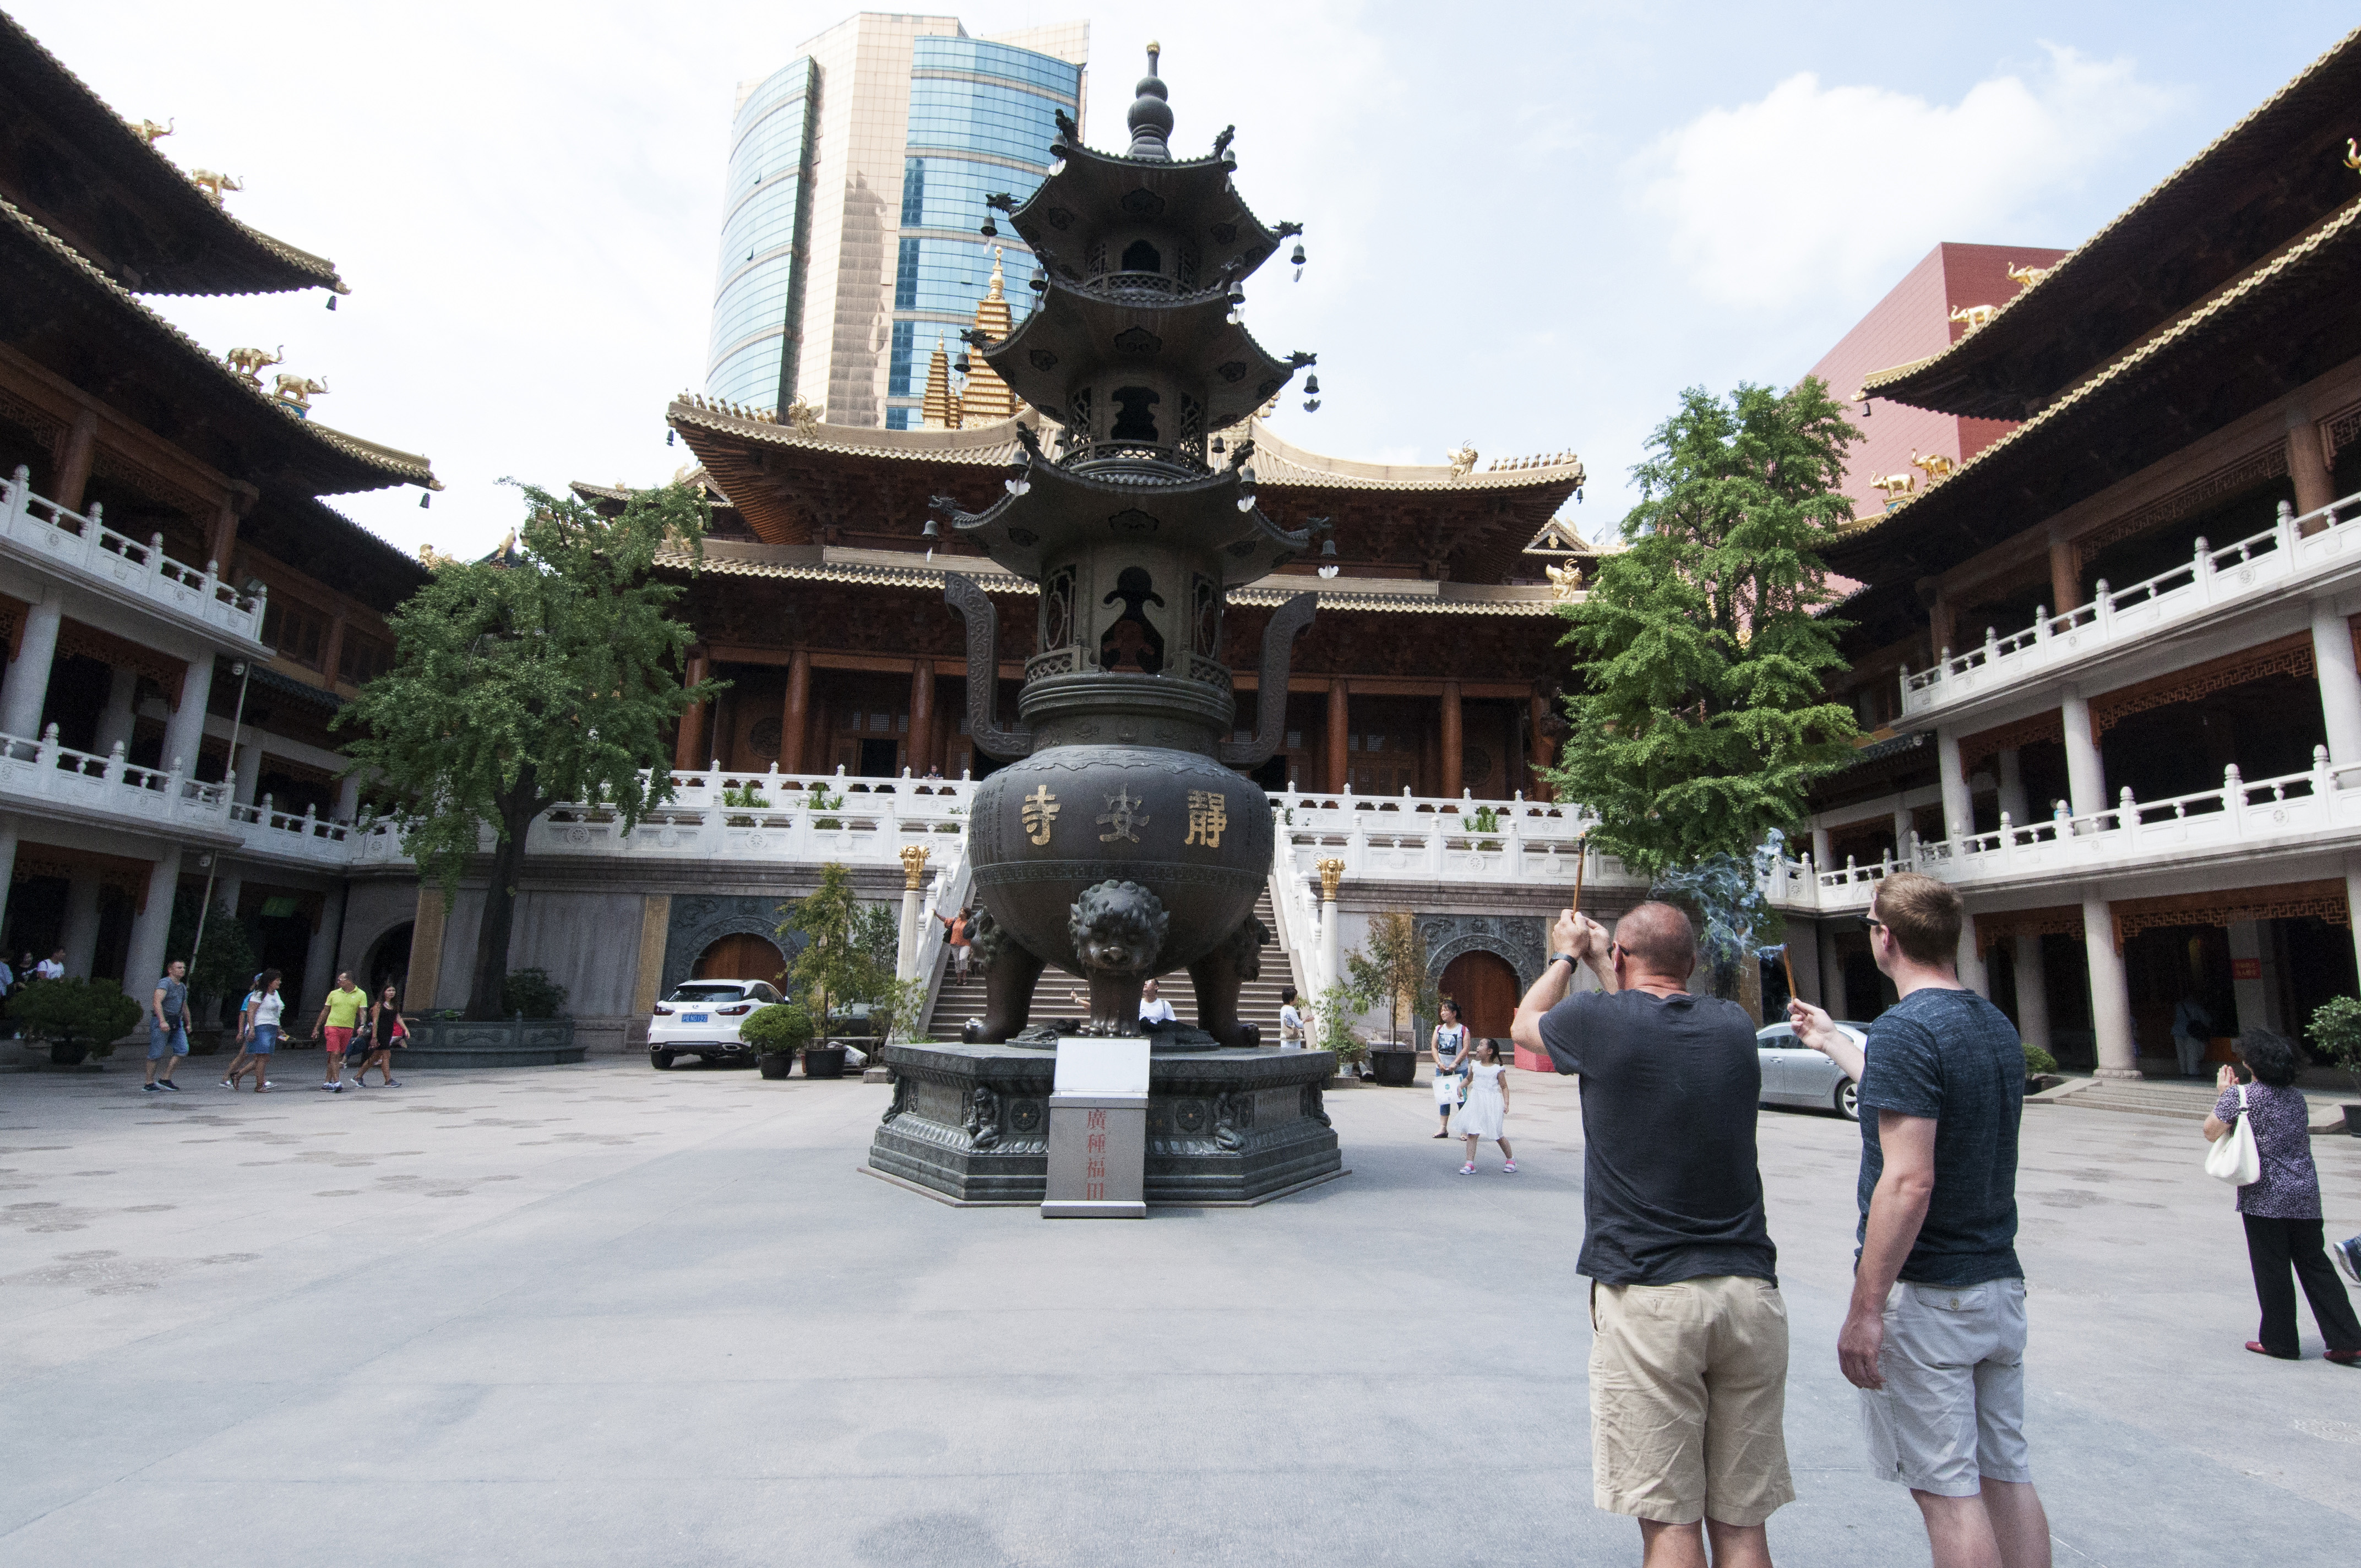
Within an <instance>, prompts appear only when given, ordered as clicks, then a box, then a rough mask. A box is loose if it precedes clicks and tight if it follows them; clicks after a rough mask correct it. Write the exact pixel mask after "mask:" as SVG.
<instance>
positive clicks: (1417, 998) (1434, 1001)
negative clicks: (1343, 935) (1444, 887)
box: [1345, 909, 1441, 1045]
mask: <svg viewBox="0 0 2361 1568" xmlns="http://www.w3.org/2000/svg"><path fill="white" fill-rule="evenodd" d="M1345 973H1346V974H1347V975H1348V976H1349V977H1350V979H1349V981H1347V989H1348V990H1349V991H1351V992H1353V993H1354V994H1356V995H1358V996H1364V997H1367V999H1368V1000H1367V1001H1365V1002H1363V1003H1361V1006H1362V1008H1363V1009H1365V1010H1366V1009H1367V1008H1369V1007H1372V1006H1375V1005H1376V1004H1377V1003H1378V1002H1380V1001H1382V1002H1384V1003H1385V1004H1386V1038H1387V1040H1388V1041H1389V1042H1390V1041H1392V1040H1394V1039H1396V1038H1397V1037H1398V1036H1397V1031H1398V1030H1399V1029H1400V1025H1401V1015H1402V1013H1403V1011H1404V1010H1405V1009H1407V1010H1408V1011H1409V1013H1410V1015H1411V1034H1412V1035H1413V1036H1415V1035H1416V1034H1417V1032H1418V1025H1419V1020H1420V1019H1422V1018H1432V1017H1434V1016H1436V1015H1437V1014H1438V1012H1439V1011H1440V1006H1441V992H1440V990H1439V988H1438V987H1437V986H1436V984H1435V982H1434V980H1433V977H1432V976H1430V975H1429V974H1428V973H1427V972H1426V938H1423V937H1421V936H1420V935H1419V934H1418V921H1417V917H1416V916H1413V915H1411V912H1410V911H1409V910H1407V909H1386V910H1380V911H1379V912H1378V913H1377V914H1375V915H1372V916H1369V935H1368V939H1367V944H1366V945H1365V946H1363V947H1359V948H1354V949H1353V950H1352V951H1350V952H1348V953H1346V954H1345ZM1411 1044H1412V1045H1416V1044H1417V1041H1416V1039H1415V1038H1413V1039H1412V1040H1411Z"/></svg>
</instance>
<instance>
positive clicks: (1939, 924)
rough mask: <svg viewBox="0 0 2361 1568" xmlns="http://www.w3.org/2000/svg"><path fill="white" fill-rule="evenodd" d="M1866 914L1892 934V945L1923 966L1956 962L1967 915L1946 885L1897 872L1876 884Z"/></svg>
mask: <svg viewBox="0 0 2361 1568" xmlns="http://www.w3.org/2000/svg"><path fill="white" fill-rule="evenodd" d="M1869 912H1870V913H1871V914H1872V915H1873V916H1876V917H1877V918H1878V920H1879V921H1881V922H1882V923H1883V925H1884V927H1885V928H1886V929H1887V930H1888V931H1891V932H1893V933H1894V946H1896V947H1898V948H1901V949H1902V951H1903V954H1904V956H1905V957H1906V958H1908V959H1912V960H1913V961H1915V962H1917V963H1922V964H1951V963H1957V962H1958V961H1959V957H1960V927H1963V926H1964V925H1965V924H1966V923H1967V913H1966V911H1965V910H1963V909H1962V908H1961V907H1960V895H1959V894H1958V892H1957V891H1956V890H1954V889H1953V888H1952V887H1951V885H1950V884H1949V883H1940V882H1937V881H1936V880H1935V879H1934V878H1933V877H1930V876H1925V875H1922V874H1920V873H1919V872H1895V873H1894V875H1892V876H1890V877H1887V878H1886V879H1885V880H1884V881H1883V882H1881V883H1878V884H1877V891H1876V893H1875V894H1872V895H1871V897H1870V901H1869Z"/></svg>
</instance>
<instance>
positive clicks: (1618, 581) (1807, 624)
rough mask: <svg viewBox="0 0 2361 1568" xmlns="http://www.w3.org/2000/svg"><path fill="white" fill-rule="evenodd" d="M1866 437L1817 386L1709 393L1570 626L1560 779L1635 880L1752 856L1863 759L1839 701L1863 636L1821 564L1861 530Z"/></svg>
mask: <svg viewBox="0 0 2361 1568" xmlns="http://www.w3.org/2000/svg"><path fill="white" fill-rule="evenodd" d="M1859 434H1860V432H1858V431H1856V430H1855V429H1853V427H1852V426H1851V425H1850V424H1848V423H1846V422H1845V419H1844V408H1843V405H1841V404H1839V403H1838V402H1836V401H1835V400H1832V399H1831V398H1830V397H1829V396H1828V388H1827V386H1826V385H1825V384H1823V383H1822V382H1820V381H1819V380H1817V379H1816V378H1809V377H1807V378H1805V379H1804V380H1803V381H1802V382H1800V383H1798V384H1797V385H1796V386H1795V387H1794V388H1792V389H1789V390H1787V391H1785V392H1784V393H1783V392H1777V391H1773V390H1772V389H1769V388H1766V387H1756V386H1751V385H1747V384H1744V383H1741V385H1740V386H1739V388H1738V389H1737V390H1736V391H1735V392H1733V393H1731V394H1730V397H1729V398H1728V399H1727V400H1723V399H1719V398H1716V397H1714V396H1713V395H1711V394H1710V393H1708V392H1707V391H1706V390H1705V389H1703V388H1701V387H1693V388H1690V389H1688V390H1687V391H1686V392H1684V393H1682V394H1681V407H1680V411H1679V412H1677V413H1675V415H1674V416H1673V417H1672V418H1670V419H1668V420H1666V421H1665V422H1664V423H1663V424H1662V425H1660V426H1659V427H1658V428H1657V429H1656V431H1655V433H1653V435H1652V436H1650V438H1649V442H1648V453H1649V455H1648V457H1647V459H1646V460H1645V461H1643V462H1642V463H1641V464H1639V465H1638V466H1636V467H1634V468H1633V469H1632V477H1634V478H1636V479H1637V480H1638V481H1639V484H1640V491H1641V500H1640V504H1639V505H1637V506H1635V507H1633V508H1632V509H1631V513H1630V514H1629V515H1628V516H1626V517H1625V518H1624V520H1623V538H1624V541H1625V544H1626V547H1625V548H1624V549H1623V550H1621V551H1620V552H1619V553H1617V554H1613V555H1610V556H1609V557H1608V558H1607V560H1606V561H1605V563H1604V564H1603V565H1602V566H1601V568H1600V570H1599V573H1598V580H1597V581H1596V582H1595V583H1594V584H1593V585H1592V587H1591V589H1590V592H1589V594H1588V596H1587V598H1584V599H1582V600H1581V601H1579V602H1576V603H1570V604H1568V605H1567V606H1566V607H1565V610H1564V612H1563V613H1564V614H1565V619H1566V620H1567V622H1568V623H1569V624H1568V626H1567V630H1566V634H1565V639H1564V641H1565V642H1566V643H1567V644H1568V645H1569V646H1571V647H1572V648H1573V649H1574V650H1575V651H1576V662H1575V673H1576V693H1575V694H1574V695H1572V696H1568V698H1567V699H1566V708H1567V713H1568V717H1569V718H1571V720H1572V723H1573V733H1572V734H1571V735H1570V736H1569V737H1568V739H1567V740H1566V743H1565V747H1564V749H1563V751H1562V752H1561V754H1560V760H1559V762H1558V765H1557V766H1556V767H1555V768H1554V769H1552V770H1551V773H1550V779H1551V783H1552V784H1554V785H1555V786H1556V789H1557V792H1558V795H1559V797H1560V798H1561V799H1565V800H1571V801H1576V802H1578V803H1580V804H1581V805H1583V806H1588V807H1589V808H1590V809H1591V810H1592V811H1594V812H1596V813H1597V814H1598V818H1599V824H1598V828H1597V829H1596V830H1595V831H1594V834H1593V837H1594V839H1595V840H1596V841H1597V843H1598V847H1599V848H1601V849H1603V850H1608V851H1609V852H1610V853H1612V854H1614V855H1616V856H1618V857H1619V858H1620V859H1621V860H1622V861H1624V863H1625V864H1627V865H1629V866H1630V867H1631V868H1632V869H1633V870H1634V871H1636V872H1641V873H1642V874H1643V875H1648V876H1652V877H1653V876H1655V875H1657V874H1659V873H1661V872H1665V871H1668V870H1673V869H1676V868H1682V867H1694V866H1697V865H1698V864H1699V863H1701V862H1703V861H1706V860H1708V859H1709V858H1711V857H1713V856H1716V855H1735V856H1741V857H1743V856H1746V855H1749V854H1750V853H1751V852H1752V850H1754V848H1755V847H1756V846H1757V845H1758V844H1759V843H1761V842H1762V840H1763V836H1764V835H1765V834H1766V833H1768V832H1769V831H1771V830H1772V829H1773V828H1778V829H1786V828H1792V827H1793V826H1794V825H1795V822H1796V821H1797V820H1798V819H1799V818H1800V817H1802V816H1803V815H1804V804H1805V795H1806V791H1808V790H1809V788H1810V787H1811V784H1812V783H1813V781H1814V780H1816V779H1818V778H1822V777H1825V776H1826V775H1827V774H1828V773H1833V772H1835V771H1836V770H1837V769H1839V768H1840V767H1842V766H1843V765H1844V764H1845V762H1847V760H1848V759H1850V756H1851V754H1852V748H1851V746H1850V744H1849V742H1850V740H1851V738H1852V736H1853V734H1854V733H1855V730H1854V726H1853V719H1852V714H1851V711H1850V709H1849V708H1847V707H1845V706H1844V705H1842V704H1840V703H1833V702H1828V701H1827V700H1825V698H1824V689H1825V684H1826V681H1827V679H1828V675H1829V674H1831V673H1832V672H1835V671H1839V670H1841V669H1843V668H1844V667H1845V666H1844V660H1843V658H1842V657H1841V656H1840V655H1839V653H1838V652H1837V637H1838V634H1839V632H1840V631H1841V630H1843V629H1844V625H1845V623H1844V622H1842V621H1839V620H1830V619H1828V617H1827V616H1826V615H1824V614H1822V613H1820V611H1822V610H1823V609H1825V608H1826V607H1827V605H1828V603H1829V602H1830V598H1831V596H1830V594H1829V591H1828V569H1827V567H1826V565H1824V564H1823V563H1822V561H1821V558H1820V554H1819V553H1820V550H1821V548H1822V547H1823V546H1824V545H1825V544H1826V543H1827V542H1828V540H1829V539H1830V538H1832V537H1833V536H1834V535H1835V534H1836V532H1837V531H1838V530H1839V529H1841V528H1842V527H1843V526H1844V525H1845V524H1846V523H1847V522H1849V521H1851V517H1852V503H1851V502H1850V501H1849V500H1848V499H1846V498H1845V497H1844V496H1843V495H1842V494H1841V493H1839V490H1838V489H1837V488H1836V487H1837V484H1838V481H1839V478H1840V477H1841V476H1842V474H1843V469H1844V452H1845V444H1846V443H1847V442H1849V441H1851V440H1853V439H1855V438H1856V437H1857V436H1858V435H1859Z"/></svg>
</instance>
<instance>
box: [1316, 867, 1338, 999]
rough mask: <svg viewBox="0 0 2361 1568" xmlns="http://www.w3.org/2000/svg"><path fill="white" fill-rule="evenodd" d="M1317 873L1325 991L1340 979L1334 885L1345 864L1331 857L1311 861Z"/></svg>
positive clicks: (1321, 975)
mask: <svg viewBox="0 0 2361 1568" xmlns="http://www.w3.org/2000/svg"><path fill="white" fill-rule="evenodd" d="M1312 869H1313V870H1315V871H1317V872H1319V873H1320V986H1321V989H1322V990H1323V991H1324V990H1326V989H1327V988H1328V987H1329V986H1332V985H1334V984H1335V983H1336V982H1337V981H1340V980H1342V979H1343V978H1344V975H1343V974H1342V973H1341V972H1340V971H1341V970H1342V968H1343V966H1344V962H1345V958H1344V953H1345V945H1344V940H1343V934H1342V933H1341V932H1340V931H1338V929H1337V927H1336V884H1337V883H1340V882H1343V881H1344V880H1345V862H1344V861H1340V860H1338V859H1336V858H1335V857H1334V856H1333V855H1331V856H1329V857H1328V858H1327V859H1325V860H1322V861H1313V862H1312Z"/></svg>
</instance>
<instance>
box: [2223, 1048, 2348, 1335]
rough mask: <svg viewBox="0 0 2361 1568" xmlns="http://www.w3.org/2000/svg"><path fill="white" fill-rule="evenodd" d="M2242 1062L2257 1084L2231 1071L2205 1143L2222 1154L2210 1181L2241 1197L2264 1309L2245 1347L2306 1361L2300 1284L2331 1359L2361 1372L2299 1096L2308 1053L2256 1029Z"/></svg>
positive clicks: (2305, 1110) (2306, 1116) (2227, 1070)
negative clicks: (2299, 1326) (2327, 1241)
mask: <svg viewBox="0 0 2361 1568" xmlns="http://www.w3.org/2000/svg"><path fill="white" fill-rule="evenodd" d="M2238 1055H2239V1058H2241V1059H2242V1060H2244V1061H2245V1062H2246V1067H2247V1069H2248V1070H2250V1071H2251V1072H2253V1074H2254V1075H2255V1081H2254V1082H2252V1083H2240V1082H2239V1081H2238V1072H2237V1069H2235V1068H2232V1067H2224V1069H2222V1071H2221V1075H2220V1076H2219V1078H2218V1079H2216V1080H2215V1081H2216V1082H2217V1083H2218V1084H2219V1086H2220V1088H2221V1091H2222V1097H2221V1098H2220V1099H2219V1100H2217V1101H2215V1102H2214V1104H2213V1113H2212V1114H2211V1115H2209V1116H2207V1117H2206V1118H2205V1137H2206V1141H2207V1142H2209V1143H2211V1144H2212V1145H2213V1147H2212V1148H2211V1149H2209V1150H2207V1151H2206V1154H2205V1173H2206V1174H2207V1175H2208V1176H2213V1177H2216V1178H2219V1179H2222V1180H2224V1181H2227V1182H2230V1183H2231V1184H2233V1185H2234V1186H2235V1187H2236V1188H2237V1189H2238V1215H2239V1218H2240V1219H2242V1220H2243V1221H2245V1222H2246V1261H2247V1263H2248V1264H2249V1266H2252V1268H2253V1269H2254V1273H2255V1297H2256V1299H2257V1300H2258V1301H2259V1302H2260V1303H2261V1304H2262V1310H2263V1326H2262V1330H2261V1337H2260V1338H2259V1339H2250V1340H2248V1341H2247V1342H2246V1348H2247V1349H2248V1350H2251V1351H2253V1352H2254V1353H2255V1354H2257V1355H2269V1356H2276V1357H2278V1358H2279V1360H2281V1361H2295V1360H2298V1359H2300V1358H2301V1355H2302V1350H2301V1346H2300V1345H2299V1343H2298V1342H2297V1338H2296V1325H2295V1281H2296V1280H2301V1282H2302V1285H2303V1293H2304V1297H2305V1299H2308V1300H2309V1301H2310V1302H2311V1303H2312V1318H2313V1320H2314V1321H2317V1322H2318V1323H2319V1324H2320V1335H2321V1338H2323V1339H2324V1340H2326V1341H2327V1342H2328V1359H2329V1360H2331V1361H2333V1362H2335V1363H2336V1364H2337V1365H2341V1366H2361V1320H2356V1318H2355V1317H2354V1315H2353V1303H2352V1302H2351V1301H2350V1300H2348V1299H2346V1297H2345V1284H2344V1281H2342V1280H2340V1279H2338V1278H2337V1277H2336V1270H2335V1268H2334V1266H2332V1265H2331V1264H2330V1263H2329V1261H2328V1252H2327V1249H2326V1248H2325V1247H2323V1245H2322V1243H2321V1230H2322V1226H2321V1214H2320V1174H2319V1172H2318V1171H2317V1170H2316V1169H2315V1168H2313V1166H2312V1128H2311V1125H2310V1120H2311V1118H2310V1113H2309V1108H2308V1107H2307V1106H2306V1105H2305V1103H2304V1098H2303V1094H2302V1091H2300V1090H2298V1089H2297V1088H2296V1087H2295V1079H2296V1074H2297V1073H2299V1072H2301V1070H2302V1069H2303V1057H2302V1053H2301V1051H2299V1050H2298V1049H2297V1047H2296V1044H2295V1042H2294V1041H2293V1040H2290V1039H2289V1038H2288V1037H2287V1036H2285V1035H2281V1034H2276V1033H2274V1032H2273V1031H2271V1030H2268V1029H2249V1030H2247V1031H2246V1033H2245V1034H2243V1035H2241V1036H2238ZM2290 1270H2292V1271H2293V1274H2294V1280H2290V1277H2289V1274H2290Z"/></svg>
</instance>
